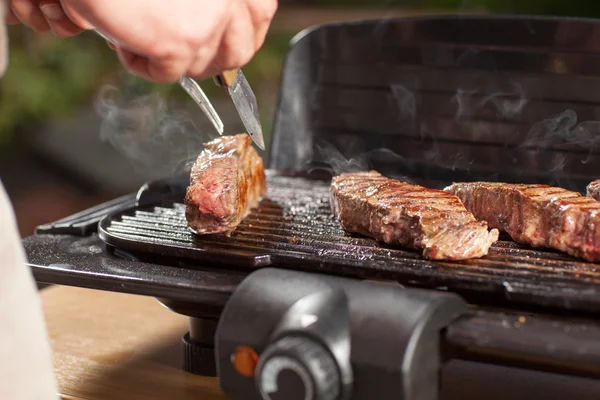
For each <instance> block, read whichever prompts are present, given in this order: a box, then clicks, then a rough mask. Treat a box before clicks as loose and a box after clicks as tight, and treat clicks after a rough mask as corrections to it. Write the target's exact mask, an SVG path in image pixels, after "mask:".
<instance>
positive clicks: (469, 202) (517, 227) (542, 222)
mask: <svg viewBox="0 0 600 400" xmlns="http://www.w3.org/2000/svg"><path fill="white" fill-rule="evenodd" d="M445 190H447V191H448V192H450V193H453V194H455V195H457V196H458V198H460V199H461V201H462V202H463V204H464V205H465V207H467V209H468V210H469V211H471V212H472V213H473V214H474V215H475V217H476V218H477V219H479V220H482V221H487V223H488V224H489V225H490V227H492V228H497V229H500V230H503V231H505V232H506V233H508V234H509V235H510V237H512V238H513V240H515V241H516V242H519V243H523V244H527V245H530V246H532V247H545V248H552V249H555V250H559V251H563V252H565V253H567V254H570V255H572V256H574V257H581V258H583V259H585V260H587V261H592V262H595V261H599V260H600V202H597V201H596V200H594V199H592V198H590V197H586V196H583V195H581V194H580V193H577V192H571V191H569V190H566V189H562V188H557V187H551V186H548V185H527V184H507V183H496V182H493V183H492V182H466V183H454V184H453V185H451V186H449V187H447V188H446V189H445Z"/></svg>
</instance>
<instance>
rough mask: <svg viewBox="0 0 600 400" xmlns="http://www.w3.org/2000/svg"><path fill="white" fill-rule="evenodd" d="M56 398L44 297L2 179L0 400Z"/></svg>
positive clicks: (0, 211)
mask: <svg viewBox="0 0 600 400" xmlns="http://www.w3.org/2000/svg"><path fill="white" fill-rule="evenodd" d="M57 398H58V394H57V390H56V384H55V381H54V372H53V363H52V353H51V348H50V342H49V338H48V335H47V333H46V325H45V321H44V315H43V312H42V308H41V301H40V297H39V294H38V290H37V286H36V284H35V281H34V279H33V276H32V274H31V271H30V269H29V268H28V267H27V265H26V264H25V252H24V250H23V247H22V244H21V238H20V235H19V232H18V229H17V225H16V221H15V217H14V213H13V209H12V206H11V204H10V202H9V200H8V196H7V195H6V192H5V190H4V186H3V185H2V182H1V181H0V399H11V400H50V399H52V400H56V399H57Z"/></svg>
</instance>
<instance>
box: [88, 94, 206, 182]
mask: <svg viewBox="0 0 600 400" xmlns="http://www.w3.org/2000/svg"><path fill="white" fill-rule="evenodd" d="M95 109H96V112H97V113H98V115H99V116H100V118H101V126H100V138H101V139H102V140H103V141H106V142H109V143H110V144H111V145H112V146H113V147H114V148H115V149H116V150H117V151H119V152H120V153H121V154H122V155H123V156H125V157H126V158H127V159H128V160H130V161H131V163H132V166H133V168H135V169H136V170H138V171H144V172H145V173H146V174H148V173H150V174H151V175H155V176H165V175H172V174H176V173H179V172H183V171H187V170H188V169H189V168H190V167H191V165H192V164H193V162H194V160H195V158H196V156H197V155H198V154H199V152H200V151H201V150H202V146H203V143H204V142H206V141H207V140H210V138H208V137H207V136H206V135H204V134H201V132H200V130H199V129H198V128H197V126H196V124H195V122H194V120H193V119H192V117H191V116H190V115H189V114H188V113H186V112H185V111H174V110H172V109H170V107H169V106H168V105H167V103H166V102H165V101H164V100H163V99H162V98H161V96H160V95H159V94H158V93H150V94H146V95H139V94H138V93H129V92H128V91H125V90H119V89H118V88H116V87H114V86H109V85H108V86H105V87H103V88H102V89H101V91H100V93H99V96H98V97H97V100H96V102H95Z"/></svg>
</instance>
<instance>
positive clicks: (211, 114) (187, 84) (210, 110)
mask: <svg viewBox="0 0 600 400" xmlns="http://www.w3.org/2000/svg"><path fill="white" fill-rule="evenodd" d="M179 84H180V85H181V87H182V88H183V89H184V90H185V91H186V92H187V93H188V94H189V95H190V97H191V98H192V99H194V101H195V102H196V104H198V106H199V107H200V109H202V111H203V112H204V114H206V116H207V117H208V119H209V120H210V122H211V123H212V124H213V126H214V127H215V129H216V130H217V132H218V133H219V135H223V129H224V128H223V121H221V117H219V114H217V111H216V110H215V109H214V107H213V106H212V104H211V102H210V100H208V97H206V95H205V94H204V92H203V91H202V88H201V87H200V85H199V84H198V82H196V81H195V80H193V79H191V78H188V77H186V76H182V77H181V78H180V79H179Z"/></svg>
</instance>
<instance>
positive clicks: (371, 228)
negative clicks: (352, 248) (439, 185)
mask: <svg viewBox="0 0 600 400" xmlns="http://www.w3.org/2000/svg"><path fill="white" fill-rule="evenodd" d="M331 205H332V209H333V213H334V214H335V216H336V217H337V219H338V220H339V221H340V223H341V225H342V227H343V228H344V229H345V230H346V231H348V232H356V233H360V234H362V235H365V236H370V237H372V238H375V239H376V240H379V241H381V242H384V243H388V244H391V245H399V246H402V247H406V248H411V249H417V250H422V253H423V256H424V257H426V258H429V259H434V260H462V259H468V258H477V257H482V256H484V255H486V254H487V253H488V249H489V247H490V246H491V245H492V243H494V242H495V241H496V240H497V239H498V231H497V230H492V231H488V228H487V223H485V222H479V221H477V220H476V219H475V217H474V216H473V215H472V214H471V213H470V212H468V211H467V210H466V209H465V207H464V206H463V205H462V204H461V202H460V200H459V199H458V198H457V197H456V196H454V195H452V194H450V193H447V192H444V191H442V190H434V189H427V188H424V187H421V186H416V185H411V184H408V183H405V182H400V181H397V180H393V179H389V178H386V177H384V176H382V175H381V174H379V173H378V172H376V171H370V172H356V173H347V174H341V175H339V176H336V177H334V178H333V180H332V183H331Z"/></svg>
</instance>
